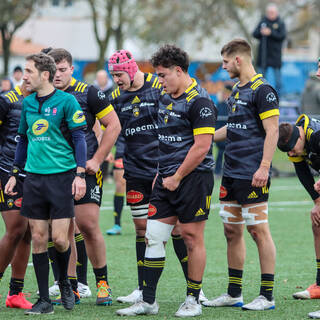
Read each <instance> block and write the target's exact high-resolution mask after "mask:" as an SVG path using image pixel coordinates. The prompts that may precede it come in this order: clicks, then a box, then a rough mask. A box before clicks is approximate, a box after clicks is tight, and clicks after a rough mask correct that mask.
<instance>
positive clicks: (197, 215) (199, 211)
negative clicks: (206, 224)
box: [195, 208, 206, 217]
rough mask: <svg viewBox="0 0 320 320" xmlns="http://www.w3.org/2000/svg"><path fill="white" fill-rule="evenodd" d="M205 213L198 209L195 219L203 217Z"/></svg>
mask: <svg viewBox="0 0 320 320" xmlns="http://www.w3.org/2000/svg"><path fill="white" fill-rule="evenodd" d="M205 214H206V213H205V212H204V211H203V210H202V209H201V208H200V209H199V210H198V211H197V213H196V215H195V216H196V217H199V216H203V215H205Z"/></svg>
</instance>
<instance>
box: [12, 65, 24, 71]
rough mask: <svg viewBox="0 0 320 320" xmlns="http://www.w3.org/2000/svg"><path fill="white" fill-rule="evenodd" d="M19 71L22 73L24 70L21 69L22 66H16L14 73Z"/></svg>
mask: <svg viewBox="0 0 320 320" xmlns="http://www.w3.org/2000/svg"><path fill="white" fill-rule="evenodd" d="M17 71H20V72H22V68H21V67H20V66H16V67H15V68H14V69H13V72H17Z"/></svg>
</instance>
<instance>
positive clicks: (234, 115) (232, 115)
mask: <svg viewBox="0 0 320 320" xmlns="http://www.w3.org/2000/svg"><path fill="white" fill-rule="evenodd" d="M227 104H228V121H227V139H226V149H225V153H224V170H223V175H224V176H226V177H231V178H236V179H245V180H251V179H252V177H253V175H254V173H255V172H256V171H257V170H258V168H259V166H260V163H261V160H262V156H263V147H264V139H265V136H266V133H265V130H264V128H263V124H262V120H264V119H267V118H269V117H272V116H276V115H279V103H278V95H277V93H276V91H275V90H274V89H273V88H272V87H271V86H270V85H269V84H268V82H267V81H266V80H265V79H264V78H263V77H262V75H261V74H257V75H255V76H254V77H253V78H252V79H251V80H250V81H249V82H248V83H247V84H245V85H244V86H241V87H240V86H239V82H238V83H236V84H235V85H234V87H233V90H232V93H231V95H230V97H229V98H228V101H227Z"/></svg>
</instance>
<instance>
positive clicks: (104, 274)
mask: <svg viewBox="0 0 320 320" xmlns="http://www.w3.org/2000/svg"><path fill="white" fill-rule="evenodd" d="M93 272H94V275H95V276H96V284H98V282H99V281H101V280H102V281H106V282H107V283H108V270H107V265H105V266H104V267H102V268H99V269H95V268H93Z"/></svg>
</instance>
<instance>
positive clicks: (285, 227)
mask: <svg viewBox="0 0 320 320" xmlns="http://www.w3.org/2000/svg"><path fill="white" fill-rule="evenodd" d="M219 184H220V181H219V180H217V181H216V185H215V189H214V194H213V198H212V199H213V200H212V203H213V204H214V209H213V210H212V211H211V214H210V217H209V220H208V222H207V226H206V231H205V237H206V248H207V266H206V270H205V274H204V279H203V289H204V292H205V294H206V295H207V297H209V298H212V297H216V296H218V295H220V294H221V293H224V292H226V287H227V262H226V242H225V239H224V235H223V228H222V223H221V220H220V217H219V215H218V206H217V205H216V204H217V203H218V189H219ZM104 191H105V193H104V198H103V205H102V210H101V217H100V226H101V230H102V232H103V234H104V237H105V241H106V244H107V259H108V272H109V282H110V285H111V288H112V290H113V297H114V304H113V305H112V306H110V307H100V306H99V307H98V306H95V297H94V293H95V285H94V276H93V272H92V268H91V266H89V268H88V280H89V285H90V287H91V290H92V292H93V297H91V298H86V299H82V300H81V304H80V305H79V306H76V307H75V309H74V311H66V310H64V309H63V307H55V313H54V314H53V315H48V316H42V317H41V318H48V319H52V320H53V319H62V318H68V319H87V320H88V319H117V318H118V317H117V316H116V314H115V311H116V310H117V309H119V308H122V307H126V305H122V304H119V303H117V302H116V301H115V298H116V297H117V296H119V295H126V294H129V293H130V292H131V291H132V290H133V289H134V288H135V287H137V279H136V266H135V234H134V229H133V224H132V221H131V217H130V211H129V209H128V207H125V209H124V213H123V219H122V225H123V232H122V235H121V236H107V235H105V230H106V229H107V228H109V227H111V226H112V225H113V216H112V196H113V192H114V185H113V184H108V183H105V186H104ZM195 196H196V190H195ZM311 207H312V202H311V200H310V198H309V196H308V194H307V193H306V192H305V191H304V189H303V188H302V186H301V185H300V183H299V181H298V180H297V179H296V178H275V179H273V180H272V185H271V188H270V204H269V220H270V226H271V231H272V235H273V239H274V241H275V244H276V247H277V265H276V277H275V291H274V295H275V300H276V309H275V310H272V311H264V312H252V311H242V310H241V309H239V308H204V307H203V314H202V316H201V317H198V319H232V320H233V319H235V318H240V319H306V318H307V313H308V312H310V311H315V310H318V309H320V300H309V301H298V300H294V299H293V298H292V293H293V292H295V291H300V290H303V289H305V288H306V287H307V286H309V285H310V284H311V283H313V282H315V274H316V263H315V255H314V249H313V238H312V233H311V223H310V218H309V211H310V209H311ZM0 228H1V229H0V234H3V231H4V225H3V223H2V224H0ZM246 243H247V258H246V264H245V268H244V278H243V296H244V301H245V303H247V302H250V301H251V300H252V299H254V298H255V297H256V296H257V295H258V294H259V285H260V268H259V261H258V254H257V250H256V246H255V244H254V242H253V240H252V239H251V238H250V237H249V236H248V233H246ZM10 273H11V270H10V268H8V269H7V271H6V272H5V275H4V277H3V280H2V282H1V284H0V294H1V295H2V298H1V300H0V301H1V306H0V319H25V317H26V316H25V315H24V314H23V310H17V309H8V308H6V307H5V297H6V295H7V292H8V283H9V279H10ZM52 282H53V281H52V275H51V280H50V284H52ZM36 290H37V284H36V280H35V275H34V270H33V267H32V266H29V267H28V269H27V275H26V278H25V292H27V293H30V294H31V296H30V297H29V300H30V301H32V302H33V301H35V300H36V298H37V296H36V293H35V292H36ZM185 291H186V286H185V280H184V277H183V273H182V270H181V267H180V264H179V262H178V260H177V258H176V257H175V255H174V251H173V248H172V242H171V241H169V243H168V245H167V260H166V266H165V269H164V272H163V274H162V277H161V279H160V282H159V285H158V292H157V301H158V302H159V305H160V311H159V314H158V315H157V316H152V317H153V318H157V319H173V318H174V313H175V312H176V310H177V309H178V307H179V305H180V303H181V302H183V300H184V297H185ZM145 318H146V317H145V316H142V317H137V319H145ZM122 319H125V318H122Z"/></svg>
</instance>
